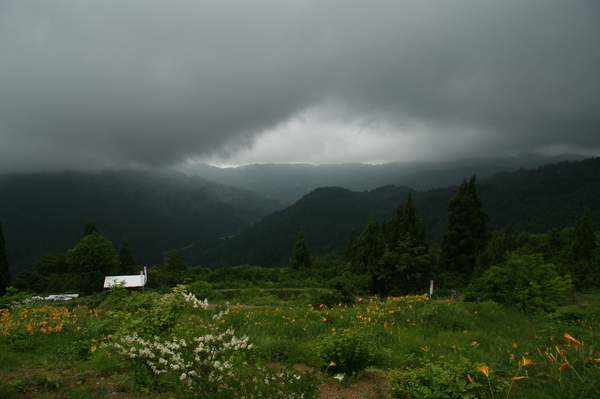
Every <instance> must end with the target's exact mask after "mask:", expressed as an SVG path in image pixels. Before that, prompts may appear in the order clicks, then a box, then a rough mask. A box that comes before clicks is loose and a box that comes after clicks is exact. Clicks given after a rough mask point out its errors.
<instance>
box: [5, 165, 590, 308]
mask: <svg viewBox="0 0 600 399" xmlns="http://www.w3.org/2000/svg"><path fill="white" fill-rule="evenodd" d="M446 211H447V219H448V224H447V228H446V231H445V233H444V235H443V237H442V240H441V242H440V243H433V244H431V245H430V244H428V243H427V242H426V240H425V236H426V231H425V223H424V221H423V219H421V218H419V217H418V216H417V209H416V206H415V203H414V201H413V197H412V193H411V192H410V191H409V192H408V194H407V196H406V200H405V201H404V202H400V203H399V204H398V205H397V208H396V211H395V213H394V215H393V216H392V217H391V218H382V219H379V220H378V219H377V218H375V217H371V218H369V220H368V222H367V223H366V226H365V227H364V229H362V231H361V233H360V234H357V233H356V230H352V231H351V232H350V233H349V239H348V242H347V245H346V248H345V250H344V253H343V254H339V255H338V254H335V253H331V254H328V255H322V256H312V255H311V253H310V249H309V242H310V237H306V236H305V234H304V232H302V231H301V232H299V234H298V238H297V241H296V243H295V245H294V246H293V248H291V249H288V250H289V251H290V259H289V262H288V264H287V265H282V266H284V267H281V268H276V269H265V268H259V267H252V266H249V265H241V266H235V267H231V266H224V267H220V268H217V269H208V268H205V267H201V266H197V267H190V266H188V265H187V264H186V263H185V262H184V260H183V258H182V257H181V255H180V254H179V253H178V251H177V250H171V251H168V252H167V253H165V254H164V263H163V264H162V265H153V266H152V267H150V271H149V275H150V278H149V285H148V287H149V288H154V289H158V290H160V289H164V290H166V289H168V288H169V287H171V286H173V285H176V284H180V283H184V282H188V283H189V282H194V281H205V282H207V283H209V284H212V286H215V287H224V286H240V287H250V286H258V287H261V286H262V287H274V286H278V287H303V286H311V287H319V286H320V287H326V288H329V289H330V290H331V291H329V294H328V295H330V297H331V298H329V299H330V300H331V301H351V300H352V299H353V298H354V297H355V296H356V295H364V294H372V295H381V296H389V295H392V296H397V295H406V294H414V293H423V292H424V291H425V290H426V289H427V287H428V283H429V281H430V280H434V281H435V282H436V287H439V288H441V289H442V290H445V291H448V292H449V290H451V289H452V290H458V291H460V292H461V293H464V295H465V299H469V300H488V299H491V300H495V301H499V302H504V303H508V304H518V305H519V306H522V307H526V308H528V309H530V310H533V311H538V310H551V309H552V306H553V304H555V303H556V302H557V300H558V299H559V298H560V296H561V295H563V294H564V293H566V292H567V291H569V290H572V289H576V290H579V291H586V290H596V289H599V288H600V278H599V277H600V255H599V250H598V238H597V236H596V234H595V232H594V228H593V223H592V219H591V214H590V211H589V209H587V208H586V209H585V211H584V214H583V215H582V216H581V218H580V219H579V220H578V221H577V222H576V224H575V226H574V227H571V228H565V229H563V230H558V229H552V230H550V231H548V232H546V233H542V234H533V233H526V232H523V231H518V230H516V229H515V228H514V227H513V226H512V225H511V224H509V225H508V226H507V227H506V228H505V229H503V230H500V231H495V232H489V231H488V226H487V223H488V220H489V215H488V213H487V212H486V211H485V209H484V204H483V201H482V199H481V197H480V195H479V194H478V191H477V184H476V176H475V175H474V176H473V177H472V178H471V179H470V180H466V179H465V180H464V181H463V182H462V184H461V185H460V186H459V188H458V192H457V193H456V195H455V196H453V197H452V198H451V199H450V200H449V202H448V205H447V208H446ZM1 233H2V231H1V224H0V244H1V245H0V279H1V280H0V281H1V284H0V290H4V291H0V292H2V293H4V292H5V290H6V287H8V286H9V285H12V286H14V287H16V288H19V289H23V290H25V289H30V290H33V291H36V292H81V293H94V292H97V291H99V290H101V288H102V282H103V277H104V276H106V275H126V274H137V273H138V272H139V266H137V264H136V262H135V259H134V257H133V253H132V251H131V249H130V248H129V245H128V240H127V239H126V238H124V239H123V240H122V242H121V245H120V247H119V249H118V251H115V249H114V246H113V244H112V243H111V242H110V240H109V239H108V238H106V237H105V236H103V235H101V234H99V232H98V230H97V228H96V226H95V224H94V223H93V222H88V223H87V224H86V226H85V228H84V232H83V235H82V238H81V240H80V241H79V243H77V245H76V246H75V247H73V248H72V249H70V250H68V251H67V252H66V253H60V254H56V255H51V254H46V255H44V256H42V257H41V258H39V259H38V260H36V262H35V263H34V265H33V270H32V271H22V272H20V273H19V274H18V275H17V276H16V277H15V279H14V280H13V281H12V282H11V281H10V274H8V261H7V260H6V259H7V258H6V246H5V241H4V236H3V234H1Z"/></svg>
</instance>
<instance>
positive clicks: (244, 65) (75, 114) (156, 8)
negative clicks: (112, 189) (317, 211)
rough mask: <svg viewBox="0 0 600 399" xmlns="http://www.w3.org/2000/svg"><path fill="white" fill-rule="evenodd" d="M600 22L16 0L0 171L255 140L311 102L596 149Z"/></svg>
mask: <svg viewBox="0 0 600 399" xmlns="http://www.w3.org/2000/svg"><path fill="white" fill-rule="evenodd" d="M599 22H600V6H599V5H598V3H596V2H592V1H590V2H584V1H581V2H563V1H556V2H553V1H528V2H517V1H502V2H479V1H453V2H446V1H433V2H429V1H414V2H406V1H405V2H399V1H378V2H346V1H314V2H311V1H304V2H302V1H293V2H292V1H290V2H284V1H271V2H269V1H252V2H243V1H242V2H224V1H215V2H207V1H204V2H197V1H171V2H164V1H127V2H123V1H107V0H103V1H86V2H81V1H61V0H56V1H51V2H42V1H39V2H30V1H13V2H7V3H4V5H2V6H0V168H1V169H2V170H16V169H39V168H44V169H56V168H78V167H101V166H108V165H119V164H121V165H129V164H149V165H166V164H174V163H177V162H181V161H184V160H185V159H187V158H193V157H202V156H209V155H211V154H214V153H221V152H230V153H234V152H235V151H236V150H237V149H240V148H242V149H243V148H250V151H251V149H252V148H253V147H252V146H253V143H254V142H255V139H256V138H258V137H261V134H263V133H264V132H266V131H270V132H277V129H278V127H281V126H284V125H285V124H286V123H288V122H289V121H290V120H294V119H298V118H301V117H303V115H309V116H314V115H319V120H321V121H328V122H332V123H333V122H334V123H337V124H338V125H343V126H345V127H346V128H347V129H348V130H353V129H354V130H355V131H361V132H367V133H361V134H362V135H363V137H365V135H367V134H373V138H374V139H376V138H377V137H376V136H377V135H378V131H377V129H378V127H379V126H387V127H388V129H387V133H386V134H387V136H388V137H391V138H394V137H396V138H398V136H403V135H407V134H408V133H407V132H410V134H411V137H413V139H412V141H411V142H410V145H412V146H414V151H415V152H416V153H420V154H422V156H423V157H425V156H427V157H431V156H435V154H433V153H432V149H431V148H427V147H431V146H433V147H434V148H435V149H436V151H437V150H438V149H437V148H436V147H435V144H432V143H438V144H439V143H447V142H451V141H452V140H453V139H455V141H456V143H454V145H453V146H448V145H442V146H440V148H439V150H440V151H447V152H448V151H449V152H452V153H453V155H457V156H458V155H467V154H473V153H474V152H478V153H481V154H482V155H487V154H492V153H493V154H495V155H500V154H499V153H506V152H511V151H513V152H514V151H519V150H531V149H538V148H544V147H550V146H560V145H564V146H571V147H573V148H587V149H590V148H591V149H600V135H599V134H598V133H599V128H600V113H599V112H598V110H599V109H600V79H599V77H598V76H599V73H598V71H599V70H600V46H598V43H600V23H599ZM317 123H318V122H315V121H312V124H310V123H309V125H307V126H312V127H313V128H314V126H315V124H317ZM364 126H368V129H364V128H363V127H364ZM342 130H343V128H340V129H339V130H338V132H337V133H338V135H339V134H340V131H342ZM315 131H319V133H318V134H316V133H315ZM369 132H370V133H369ZM415 132H416V133H415ZM465 132H467V133H465ZM417 133H418V134H417ZM300 134H302V135H304V137H303V140H304V144H303V146H304V147H305V148H306V151H312V152H314V147H315V146H317V147H318V146H319V143H321V142H325V141H327V132H326V129H321V130H319V129H313V131H312V133H311V131H301V133H300ZM466 137H470V138H471V139H470V140H466ZM380 138H381V137H379V139H380ZM309 141H310V142H311V143H313V144H314V145H310V143H309ZM366 143H367V141H366V139H365V144H364V148H365V149H366V148H367V147H368V145H367V144H366ZM271 150H272V151H273V152H277V151H278V148H272V149H271ZM296 151H297V154H296V155H297V156H298V157H299V158H301V157H302V151H303V148H296ZM433 152H435V151H433ZM327 154H328V153H327V151H325V150H323V156H324V157H326V156H327ZM445 155H446V156H448V154H445ZM451 155H452V154H451ZM306 156H307V158H308V156H309V154H308V153H307V154H306ZM295 160H296V161H297V160H301V159H295ZM347 160H348V161H352V160H353V159H347ZM388 160H391V159H388ZM323 161H324V162H326V158H325V159H324V160H323Z"/></svg>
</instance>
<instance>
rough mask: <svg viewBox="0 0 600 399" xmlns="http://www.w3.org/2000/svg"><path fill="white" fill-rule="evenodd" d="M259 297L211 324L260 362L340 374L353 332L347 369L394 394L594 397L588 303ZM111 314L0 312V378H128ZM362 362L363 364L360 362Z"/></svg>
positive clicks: (594, 325)
mask: <svg viewBox="0 0 600 399" xmlns="http://www.w3.org/2000/svg"><path fill="white" fill-rule="evenodd" d="M250 294H251V292H250V290H248V291H246V292H245V293H244V295H246V296H248V295H250ZM144 295H145V294H144ZM257 295H258V297H257V298H255V299H254V300H252V299H251V298H250V299H248V303H251V304H252V305H249V304H247V303H240V305H239V306H236V305H234V306H232V307H231V309H230V313H229V314H228V315H226V316H224V318H223V322H222V324H221V325H219V326H218V327H219V329H222V330H223V331H225V330H227V329H228V328H232V329H234V330H235V331H236V334H238V335H239V336H248V337H249V338H248V339H249V342H251V343H252V344H253V345H254V350H253V351H254V356H258V358H259V359H261V361H262V362H263V363H264V364H270V363H273V362H277V363H280V364H285V365H290V366H291V365H293V364H295V363H302V364H304V365H306V366H308V367H309V368H310V369H312V370H315V371H316V370H322V371H328V370H329V371H332V370H344V369H343V367H335V368H334V366H333V365H332V364H333V363H335V364H336V366H340V363H343V362H344V361H346V360H347V359H346V360H345V358H344V357H343V356H342V357H341V358H340V357H336V358H335V361H333V360H328V359H329V358H328V357H327V356H329V355H327V353H330V354H331V353H336V352H337V351H336V348H334V347H332V345H334V346H335V345H339V346H340V348H339V353H347V352H344V350H346V349H348V348H347V347H344V345H357V344H356V342H354V341H352V340H351V339H349V338H348V339H344V338H343V337H344V336H348V337H351V336H356V337H360V340H361V341H360V345H359V346H360V348H361V349H360V350H361V351H362V352H361V353H363V354H366V355H365V356H363V357H358V358H355V359H354V360H352V361H353V362H355V363H352V372H355V371H357V370H358V371H360V369H361V368H364V367H367V366H369V367H375V368H379V369H383V370H386V371H387V372H389V375H390V384H391V386H392V392H393V393H394V392H406V389H416V388H418V387H420V386H422V387H425V388H426V389H429V390H430V391H431V392H437V391H436V390H438V391H439V393H443V392H446V393H448V392H450V394H452V393H454V392H456V391H457V390H459V389H465V390H467V391H468V393H469V394H475V395H477V396H474V397H481V398H526V397H527V398H531V397H547V398H591V397H600V392H599V390H600V367H599V366H600V342H599V341H600V340H599V336H598V331H599V330H600V317H599V315H600V311H599V310H598V307H597V305H589V304H586V303H584V304H580V305H577V304H575V305H573V304H569V306H566V307H563V308H561V309H560V310H559V311H558V312H557V313H556V314H553V315H540V316H531V315H527V314H525V313H522V312H520V311H518V310H514V309H510V308H505V307H502V306H500V305H498V304H496V303H493V302H484V303H463V302H451V301H437V300H429V299H427V298H426V297H425V296H407V297H400V298H384V299H378V298H367V299H361V300H358V301H357V302H356V303H355V304H353V305H344V304H339V305H334V306H325V305H324V304H319V303H312V304H309V303H307V297H306V296H301V298H298V299H296V300H287V301H283V300H279V299H278V300H275V299H274V298H273V297H272V296H271V295H268V296H267V295H265V294H264V293H263V292H261V293H259V294H257ZM154 297H155V296H154ZM265 299H268V301H265ZM592 299H595V297H594V298H592ZM135 300H136V301H143V297H139V296H138V297H136V298H135ZM589 301H590V298H588V303H589ZM140 303H142V302H140ZM257 304H259V305H257ZM100 308H102V306H101V307H100ZM110 314H111V312H109V311H98V310H94V309H88V308H86V307H77V306H74V307H72V308H71V309H67V308H64V307H61V306H56V307H54V306H46V305H39V304H37V305H36V304H29V305H27V306H23V307H18V306H16V307H15V308H13V309H10V310H2V311H1V313H0V371H10V370H18V369H22V368H27V367H36V368H39V367H49V365H54V366H56V365H64V366H67V365H68V367H79V368H81V369H86V368H87V369H89V368H92V369H95V370H96V372H97V373H98V375H101V376H111V375H121V376H126V375H127V370H126V369H124V367H123V364H122V363H120V362H119V361H118V360H116V359H115V358H111V357H110V356H109V354H108V353H107V352H105V351H103V350H101V349H102V348H103V346H104V345H105V344H106V342H108V341H110V335H111V333H112V332H114V331H115V329H117V328H119V324H120V322H117V321H118V320H126V319H127V318H128V317H135V314H131V315H128V314H126V313H120V315H119V318H114V316H109V315H110ZM111 317H112V318H111ZM201 321H202V319H201V318H200V317H199V315H198V314H197V313H195V311H188V312H186V313H184V314H182V315H181V317H180V319H179V320H177V322H176V324H175V327H174V329H175V330H174V331H177V329H178V328H183V327H185V328H186V329H188V330H189V329H192V330H193V329H194V328H196V327H195V326H198V329H200V323H201ZM353 334H354V335H353ZM363 338H364V340H363ZM352 342H354V343H352ZM357 342H358V341H357ZM336 343H337V344H336ZM362 358H364V359H366V360H365V361H364V365H361V364H358V363H360V362H361V361H362V360H360V359H362ZM357 359H358V360H357ZM348 361H349V360H348ZM357 362H358V363H357ZM1 379H2V378H1V377H0V380H1ZM471 380H472V383H471V382H470V381H471ZM462 381H466V383H465V384H466V385H463V384H462ZM3 383H4V385H5V386H6V384H9V385H10V382H9V381H3ZM394 387H396V388H394ZM461 387H462V388H461ZM9 388H10V387H8V388H7V389H8V390H10V389H9ZM425 388H423V392H425V391H426V389H425ZM61 389H62V388H61ZM394 389H396V391H394ZM403 390H405V391H403ZM432 394H433V393H432ZM396 395H397V397H401V396H398V395H400V394H399V393H396ZM465 397H466V396H465Z"/></svg>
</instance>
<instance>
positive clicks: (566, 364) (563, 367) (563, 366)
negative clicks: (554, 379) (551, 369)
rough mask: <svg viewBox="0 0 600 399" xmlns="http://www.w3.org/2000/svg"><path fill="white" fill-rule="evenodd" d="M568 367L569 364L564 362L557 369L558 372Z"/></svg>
mask: <svg viewBox="0 0 600 399" xmlns="http://www.w3.org/2000/svg"><path fill="white" fill-rule="evenodd" d="M568 365H569V363H567V362H564V363H563V364H561V365H560V367H559V368H558V369H559V370H564V369H565V368H566V367H567V366H568Z"/></svg>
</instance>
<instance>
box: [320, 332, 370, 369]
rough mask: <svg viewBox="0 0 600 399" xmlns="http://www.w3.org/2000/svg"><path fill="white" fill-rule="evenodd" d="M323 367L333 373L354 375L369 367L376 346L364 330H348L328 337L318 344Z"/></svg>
mask: <svg viewBox="0 0 600 399" xmlns="http://www.w3.org/2000/svg"><path fill="white" fill-rule="evenodd" d="M318 353H319V358H320V359H321V360H322V361H323V368H324V369H325V370H326V371H327V372H328V373H332V374H338V373H343V374H347V375H354V374H356V373H359V372H361V371H363V370H364V369H366V368H367V367H369V366H370V365H371V364H372V363H373V361H374V359H375V353H374V348H372V347H371V344H370V340H369V337H368V336H367V335H366V334H365V333H364V332H362V331H351V330H347V331H344V332H341V333H336V334H333V335H330V336H328V337H326V338H325V339H324V340H323V341H322V342H321V343H320V345H319V346H318Z"/></svg>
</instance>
